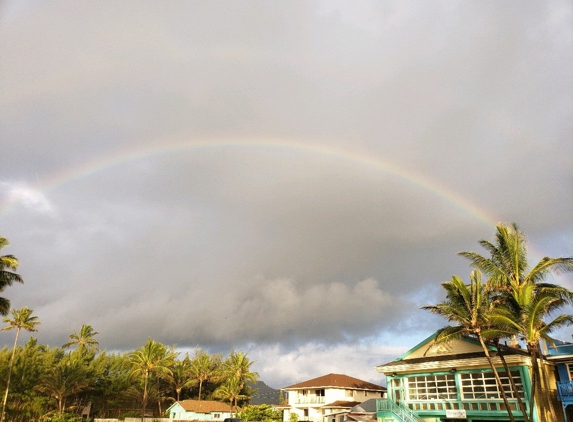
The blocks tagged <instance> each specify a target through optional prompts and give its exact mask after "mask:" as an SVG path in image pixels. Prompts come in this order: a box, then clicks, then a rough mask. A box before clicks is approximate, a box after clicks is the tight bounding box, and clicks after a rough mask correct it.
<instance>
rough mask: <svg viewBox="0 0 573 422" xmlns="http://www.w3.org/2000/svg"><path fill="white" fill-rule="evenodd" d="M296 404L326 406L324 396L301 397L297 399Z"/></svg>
mask: <svg viewBox="0 0 573 422" xmlns="http://www.w3.org/2000/svg"><path fill="white" fill-rule="evenodd" d="M294 402H295V404H324V397H322V396H306V397H305V396H299V397H297V398H296V399H295V401H294Z"/></svg>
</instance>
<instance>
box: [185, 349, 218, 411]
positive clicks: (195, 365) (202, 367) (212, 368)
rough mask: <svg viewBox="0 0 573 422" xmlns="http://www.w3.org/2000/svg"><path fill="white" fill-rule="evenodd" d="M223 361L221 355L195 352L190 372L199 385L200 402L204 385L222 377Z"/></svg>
mask: <svg viewBox="0 0 573 422" xmlns="http://www.w3.org/2000/svg"><path fill="white" fill-rule="evenodd" d="M221 360H222V358H221V355H213V356H211V355H209V354H208V353H207V352H205V351H204V350H201V349H199V348H197V349H196V350H195V356H194V357H193V360H192V361H191V368H190V371H191V375H192V376H193V378H194V379H195V380H196V381H197V382H198V383H199V397H198V399H199V401H200V400H201V393H202V388H203V383H205V382H207V381H214V380H216V379H218V378H219V377H220V375H221V374H220V369H221V368H220V366H221Z"/></svg>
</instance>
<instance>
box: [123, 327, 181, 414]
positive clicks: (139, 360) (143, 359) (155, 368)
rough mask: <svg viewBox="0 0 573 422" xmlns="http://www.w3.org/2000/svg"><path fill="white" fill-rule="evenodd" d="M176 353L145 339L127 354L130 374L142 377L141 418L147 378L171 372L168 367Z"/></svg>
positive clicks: (171, 349)
mask: <svg viewBox="0 0 573 422" xmlns="http://www.w3.org/2000/svg"><path fill="white" fill-rule="evenodd" d="M176 356H177V353H176V352H175V351H174V350H173V348H171V347H167V346H165V345H164V344H161V343H159V342H156V341H154V340H151V338H149V339H147V343H146V344H145V346H143V347H142V348H140V349H139V350H136V351H135V352H133V353H130V354H129V361H130V363H131V366H132V372H131V374H132V376H141V377H142V378H143V396H142V407H141V420H142V421H143V418H144V417H145V409H146V406H147V402H148V388H149V380H150V376H152V375H167V374H171V370H170V369H169V368H170V367H171V366H172V364H173V360H174V359H175V357H176Z"/></svg>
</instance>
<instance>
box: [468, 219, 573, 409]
mask: <svg viewBox="0 0 573 422" xmlns="http://www.w3.org/2000/svg"><path fill="white" fill-rule="evenodd" d="M479 244H480V245H481V246H482V247H484V248H485V249H486V250H487V251H488V252H489V254H490V256H489V257H485V256H482V255H480V254H478V253H475V252H466V251H464V252H460V253H459V255H461V256H463V257H465V258H467V259H469V260H470V263H471V266H473V267H474V268H477V269H479V270H481V271H482V272H483V273H484V274H485V275H486V276H487V277H488V278H489V279H488V282H487V286H488V289H489V290H492V291H498V292H499V293H500V294H501V300H502V302H504V304H505V306H508V307H509V308H510V310H508V313H507V314H506V315H505V317H506V322H507V319H508V318H509V317H510V315H512V316H513V318H514V324H513V327H514V328H515V327H518V326H521V327H522V328H523V329H524V330H525V329H526V328H527V327H526V326H525V325H523V324H524V321H525V320H529V319H530V317H529V316H528V314H530V312H531V310H530V308H528V307H525V308H521V306H522V305H524V304H525V303H526V302H529V303H530V305H531V303H533V302H534V296H535V295H537V294H538V293H540V292H541V291H543V292H544V295H549V296H553V298H554V299H555V302H553V303H554V305H553V308H552V309H551V310H548V311H545V315H541V314H543V313H544V312H542V309H538V310H537V311H538V312H539V315H538V316H539V317H540V318H541V320H543V318H544V317H546V316H548V314H550V313H551V312H554V311H555V309H557V308H559V307H561V306H564V304H567V303H571V302H572V301H573V293H572V292H570V291H569V290H567V289H565V288H563V287H561V286H559V285H555V284H549V283H545V282H544V280H545V278H546V277H547V276H549V275H551V274H555V275H557V274H561V273H564V272H571V271H573V257H561V258H550V257H544V258H542V259H541V260H540V261H539V262H538V263H536V264H535V265H531V264H530V263H529V261H528V251H527V238H526V236H525V234H524V233H523V232H521V231H520V230H519V227H518V226H517V224H515V223H512V224H511V225H509V226H506V225H504V224H502V223H499V224H498V225H497V226H496V233H495V241H494V242H493V243H492V242H489V241H487V240H480V242H479ZM521 290H523V292H521ZM516 298H520V299H519V300H518V299H516ZM526 298H528V299H527V300H526ZM530 305H529V306H530ZM524 306H525V305H524ZM500 309H501V308H500ZM564 323H565V322H564ZM506 325H507V324H506ZM507 326H509V325H507ZM515 334H520V335H523V336H524V337H525V339H526V343H529V342H530V341H533V342H534V341H539V338H537V340H536V339H535V337H536V336H535V335H533V336H531V335H529V334H528V333H527V332H525V331H521V332H516V333H515ZM530 334H531V333H530ZM538 347H539V346H537V348H538ZM528 351H529V352H530V354H531V358H532V366H533V365H535V367H534V368H533V372H534V373H537V375H535V377H537V381H540V380H541V377H540V376H539V371H537V370H536V369H539V368H538V365H537V358H535V357H534V353H537V352H536V348H534V347H531V348H530V347H529V346H528ZM536 356H537V357H540V355H539V354H536ZM533 383H535V386H536V387H537V384H538V383H537V382H536V379H535V378H534V379H532V386H533ZM539 385H540V384H539ZM530 400H535V394H533V392H532V396H531V398H530ZM549 408H550V410H551V412H552V413H554V410H553V404H552V402H549ZM532 411H533V409H532V408H530V412H532Z"/></svg>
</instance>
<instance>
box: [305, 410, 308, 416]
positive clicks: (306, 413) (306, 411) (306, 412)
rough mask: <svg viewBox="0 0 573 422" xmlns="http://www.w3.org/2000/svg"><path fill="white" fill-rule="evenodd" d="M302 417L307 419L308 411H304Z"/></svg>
mask: <svg viewBox="0 0 573 422" xmlns="http://www.w3.org/2000/svg"><path fill="white" fill-rule="evenodd" d="M304 417H305V418H308V409H304Z"/></svg>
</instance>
